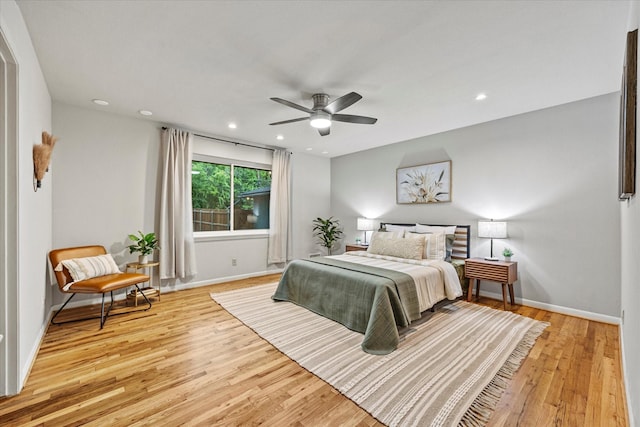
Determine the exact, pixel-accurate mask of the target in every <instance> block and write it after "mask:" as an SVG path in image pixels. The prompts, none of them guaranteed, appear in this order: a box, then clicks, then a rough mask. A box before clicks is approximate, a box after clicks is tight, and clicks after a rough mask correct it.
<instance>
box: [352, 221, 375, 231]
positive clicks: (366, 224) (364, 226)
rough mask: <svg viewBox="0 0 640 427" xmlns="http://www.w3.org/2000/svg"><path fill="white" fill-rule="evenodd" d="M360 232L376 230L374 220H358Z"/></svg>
mask: <svg viewBox="0 0 640 427" xmlns="http://www.w3.org/2000/svg"><path fill="white" fill-rule="evenodd" d="M356 228H357V230H358V231H372V230H375V228H374V224H373V220H372V219H369V218H358V224H357V226H356Z"/></svg>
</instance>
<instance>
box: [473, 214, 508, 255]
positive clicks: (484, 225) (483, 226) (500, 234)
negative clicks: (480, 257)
mask: <svg viewBox="0 0 640 427" xmlns="http://www.w3.org/2000/svg"><path fill="white" fill-rule="evenodd" d="M478 237H480V238H483V239H491V256H490V257H485V258H484V259H486V260H487V261H498V258H497V257H494V256H493V239H506V238H507V223H506V222H505V221H494V220H491V221H478Z"/></svg>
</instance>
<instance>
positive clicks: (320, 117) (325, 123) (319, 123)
mask: <svg viewBox="0 0 640 427" xmlns="http://www.w3.org/2000/svg"><path fill="white" fill-rule="evenodd" d="M309 123H310V124H311V126H313V127H314V128H316V129H324V128H328V127H329V126H331V115H330V114H329V113H326V112H324V111H316V112H314V113H313V114H312V115H311V120H310V122H309Z"/></svg>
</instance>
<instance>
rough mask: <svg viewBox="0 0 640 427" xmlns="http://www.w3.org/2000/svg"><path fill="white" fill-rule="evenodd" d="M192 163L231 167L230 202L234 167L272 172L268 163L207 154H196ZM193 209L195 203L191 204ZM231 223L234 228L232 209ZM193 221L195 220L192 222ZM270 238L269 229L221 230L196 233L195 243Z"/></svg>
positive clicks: (194, 234)
mask: <svg viewBox="0 0 640 427" xmlns="http://www.w3.org/2000/svg"><path fill="white" fill-rule="evenodd" d="M191 161H192V162H194V161H195V162H206V163H213V164H219V165H228V166H231V171H230V175H231V185H230V186H229V191H230V193H231V194H230V200H231V201H233V199H234V195H233V194H234V183H233V172H234V171H233V167H234V166H240V167H245V168H252V169H260V170H266V171H271V170H272V167H271V166H272V165H270V164H266V163H257V162H250V161H245V160H239V159H229V158H225V157H216V156H209V155H206V154H196V153H194V154H193V156H192V159H191ZM232 203H233V202H232ZM191 207H192V208H193V201H192V202H191ZM230 211H231V212H230V215H229V223H230V225H231V226H233V221H234V214H233V209H230ZM192 221H193V220H192ZM268 236H269V229H268V228H260V229H251V230H220V231H194V232H193V237H194V240H195V241H216V240H240V239H266V238H267V237H268Z"/></svg>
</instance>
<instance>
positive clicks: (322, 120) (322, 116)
mask: <svg viewBox="0 0 640 427" xmlns="http://www.w3.org/2000/svg"><path fill="white" fill-rule="evenodd" d="M361 99H362V95H360V94H358V93H355V92H351V93H348V94H346V95H344V96H341V97H340V98H338V99H336V100H334V101H332V102H329V95H327V94H325V93H316V94H315V95H313V107H312V108H307V107H303V106H302V105H298V104H294V103H293V102H291V101H287V100H286V99H282V98H271V100H272V101H276V102H279V103H280V104H283V105H286V106H287V107H291V108H295V109H296V110H300V111H304V112H305V113H309V116H308V117H300V118H298V119H291V120H284V121H282V122H275V123H269V124H270V125H271V126H273V125H283V124H286V123H293V122H301V121H303V120H310V124H311V126H313V127H314V128H317V129H318V132H320V135H322V136H327V135H329V131H330V129H331V121H332V120H335V121H336V122H346V123H359V124H363V125H372V124H374V123H375V122H377V121H378V119H374V118H373V117H365V116H353V115H351V114H336V113H337V112H338V111H342V110H344V109H345V108H347V107H349V106H351V105H353V104H355V103H356V102H358V101H360V100H361Z"/></svg>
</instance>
